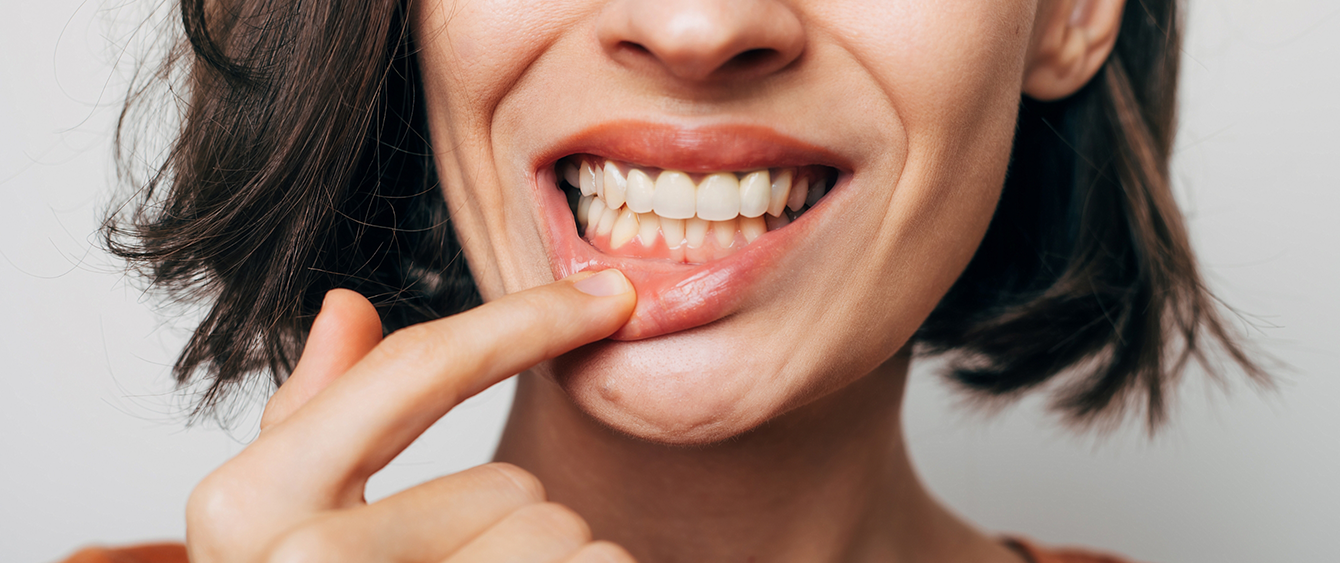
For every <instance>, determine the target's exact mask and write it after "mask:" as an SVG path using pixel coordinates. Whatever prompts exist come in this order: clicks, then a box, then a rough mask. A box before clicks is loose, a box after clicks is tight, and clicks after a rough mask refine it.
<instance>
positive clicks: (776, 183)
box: [768, 168, 796, 217]
mask: <svg viewBox="0 0 1340 563" xmlns="http://www.w3.org/2000/svg"><path fill="white" fill-rule="evenodd" d="M795 175H796V171H795V170H794V169H791V168H783V169H781V170H778V171H777V175H776V176H774V177H773V178H772V193H771V194H769V195H770V197H769V199H768V215H772V216H773V217H780V216H781V215H782V211H785V210H786V198H787V196H789V195H791V178H792V177H794V176H795Z"/></svg>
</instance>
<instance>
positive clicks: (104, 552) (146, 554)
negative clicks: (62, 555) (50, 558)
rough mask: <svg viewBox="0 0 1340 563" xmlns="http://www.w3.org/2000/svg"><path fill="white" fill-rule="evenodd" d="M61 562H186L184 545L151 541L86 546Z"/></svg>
mask: <svg viewBox="0 0 1340 563" xmlns="http://www.w3.org/2000/svg"><path fill="white" fill-rule="evenodd" d="M62 563H187V559H186V546H185V545H182V544H179V543H153V544H142V545H136V546H131V547H119V548H103V547H87V548H84V549H81V550H79V551H78V552H76V553H75V554H74V555H71V556H70V557H69V558H67V559H65V560H64V561H63V562H62Z"/></svg>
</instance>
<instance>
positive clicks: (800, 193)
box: [786, 178, 810, 211]
mask: <svg viewBox="0 0 1340 563" xmlns="http://www.w3.org/2000/svg"><path fill="white" fill-rule="evenodd" d="M809 192H810V179H809V178H801V179H799V180H796V182H795V184H794V185H792V186H791V195H789V196H787V198H786V208H787V209H790V210H791V211H800V208H802V207H805V196H807V195H809Z"/></svg>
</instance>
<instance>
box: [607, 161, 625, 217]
mask: <svg viewBox="0 0 1340 563" xmlns="http://www.w3.org/2000/svg"><path fill="white" fill-rule="evenodd" d="M627 193H628V178H626V177H624V175H623V172H621V171H620V170H619V166H618V165H616V164H614V161H611V160H606V161H605V203H607V204H609V206H610V207H611V208H613V209H618V208H620V207H623V204H624V201H625V199H624V196H625V195H626V194H627Z"/></svg>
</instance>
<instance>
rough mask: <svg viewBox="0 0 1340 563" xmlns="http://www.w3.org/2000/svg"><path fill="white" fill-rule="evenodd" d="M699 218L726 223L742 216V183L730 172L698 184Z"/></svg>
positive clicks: (718, 174)
mask: <svg viewBox="0 0 1340 563" xmlns="http://www.w3.org/2000/svg"><path fill="white" fill-rule="evenodd" d="M697 212H698V218H700V219H706V220H708V221H725V220H727V219H734V218H735V216H736V215H739V214H740V181H739V180H736V179H735V175H734V174H731V173H728V172H718V173H716V174H711V175H709V176H708V177H706V178H703V181H702V183H700V184H698V205H697Z"/></svg>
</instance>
